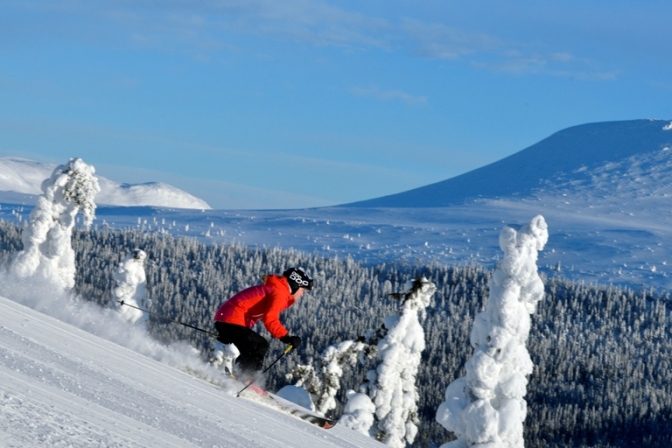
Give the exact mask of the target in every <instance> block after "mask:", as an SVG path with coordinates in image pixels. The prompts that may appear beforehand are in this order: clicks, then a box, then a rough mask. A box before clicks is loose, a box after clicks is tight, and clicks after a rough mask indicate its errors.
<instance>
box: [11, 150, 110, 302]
mask: <svg viewBox="0 0 672 448" xmlns="http://www.w3.org/2000/svg"><path fill="white" fill-rule="evenodd" d="M94 173H95V170H94V168H93V167H92V166H91V165H87V164H86V163H84V162H83V161H82V160H81V159H70V161H69V162H68V163H67V164H65V165H60V166H58V167H56V169H55V170H54V172H53V174H52V175H51V177H50V178H49V179H46V180H45V181H44V182H43V183H42V191H43V193H42V195H40V196H39V197H38V198H37V203H36V205H35V208H34V209H33V211H32V212H31V214H30V224H29V226H28V227H27V228H26V229H25V230H24V232H23V237H22V239H23V250H22V251H20V252H19V253H18V254H17V255H16V257H15V258H14V260H13V262H12V265H11V272H12V273H13V274H14V275H16V276H18V277H19V278H41V279H43V280H46V281H47V282H48V283H49V284H51V285H54V286H56V287H57V288H59V289H71V288H72V287H73V286H74V285H75V252H74V250H73V249H72V246H71V237H72V230H73V228H74V227H75V217H76V215H77V214H78V213H79V212H80V211H81V212H82V214H83V215H84V225H85V226H87V227H89V226H90V225H91V223H92V222H93V219H94V218H95V210H96V204H95V202H94V197H95V195H96V193H98V192H99V191H100V187H99V185H98V180H97V179H96V177H95V176H94Z"/></svg>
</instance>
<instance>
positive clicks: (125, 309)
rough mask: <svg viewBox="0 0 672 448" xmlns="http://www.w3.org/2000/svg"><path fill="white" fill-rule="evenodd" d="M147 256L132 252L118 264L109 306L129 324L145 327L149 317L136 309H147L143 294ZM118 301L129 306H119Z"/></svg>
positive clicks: (145, 295) (135, 251)
mask: <svg viewBox="0 0 672 448" xmlns="http://www.w3.org/2000/svg"><path fill="white" fill-rule="evenodd" d="M146 259H147V254H146V253H145V252H144V251H143V250H140V249H135V250H133V253H131V254H130V255H127V256H126V258H124V260H123V261H122V262H121V263H120V264H119V266H118V267H117V270H116V271H115V272H114V280H115V282H116V284H117V286H116V287H115V288H114V290H113V291H112V300H111V301H110V306H112V307H113V308H115V309H118V310H119V313H120V314H121V315H122V317H123V318H124V319H126V320H127V321H128V322H130V323H136V322H138V323H139V325H144V326H145V327H146V325H147V320H148V318H149V316H148V315H147V313H144V312H142V311H140V310H138V309H137V308H133V307H139V308H143V309H147V308H148V305H149V304H148V299H147V294H146V292H145V282H146V281H147V278H146V275H145V260H146ZM120 301H123V302H124V304H127V305H131V306H121V305H120V303H119V302H120Z"/></svg>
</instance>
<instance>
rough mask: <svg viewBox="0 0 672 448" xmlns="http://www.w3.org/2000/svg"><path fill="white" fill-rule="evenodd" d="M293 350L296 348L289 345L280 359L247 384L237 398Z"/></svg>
mask: <svg viewBox="0 0 672 448" xmlns="http://www.w3.org/2000/svg"><path fill="white" fill-rule="evenodd" d="M293 348H294V346H293V345H288V346H287V348H286V349H285V351H284V352H282V354H281V355H280V356H278V358H277V359H276V360H275V361H273V362H272V363H271V365H270V366H268V367H266V368H265V369H264V370H263V371H262V372H261V373H260V374H259V375H256V378H255V379H253V380H252V381H250V382H249V383H247V385H246V386H245V387H243V388H242V389H240V390H239V391H238V393H237V394H236V397H240V394H241V393H243V391H244V390H245V389H247V388H248V387H250V386H251V385H253V384H254V382H255V381H257V380H258V379H259V377H260V376H261V375H263V374H264V373H266V372H268V371H269V370H270V368H271V367H273V366H274V365H275V364H276V363H277V362H278V361H280V360H281V359H282V358H283V357H284V356H285V355H286V354H287V353H289V352H291V351H292V349H293Z"/></svg>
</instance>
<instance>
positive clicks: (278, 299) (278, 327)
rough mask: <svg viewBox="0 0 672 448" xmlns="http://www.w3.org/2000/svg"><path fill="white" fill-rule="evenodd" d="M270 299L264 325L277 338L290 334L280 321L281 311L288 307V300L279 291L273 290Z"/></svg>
mask: <svg viewBox="0 0 672 448" xmlns="http://www.w3.org/2000/svg"><path fill="white" fill-rule="evenodd" d="M267 300H268V301H269V307H268V311H267V312H266V315H265V316H264V317H263V318H262V322H263V323H264V326H265V327H266V329H267V330H268V332H269V333H271V335H272V336H273V337H274V338H276V339H281V338H283V337H285V336H288V335H289V331H287V329H286V328H285V327H284V326H283V325H282V323H280V312H281V311H282V310H284V309H285V308H286V300H285V298H284V297H282V296H281V295H280V294H279V293H278V292H277V291H272V292H271V293H270V295H269V297H268V299H267Z"/></svg>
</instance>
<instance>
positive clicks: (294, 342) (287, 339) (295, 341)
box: [280, 335, 301, 348]
mask: <svg viewBox="0 0 672 448" xmlns="http://www.w3.org/2000/svg"><path fill="white" fill-rule="evenodd" d="M280 340H281V341H282V342H284V343H285V344H289V345H291V346H292V348H298V347H299V345H301V338H300V337H298V336H290V335H287V336H283V337H281V338H280Z"/></svg>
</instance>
